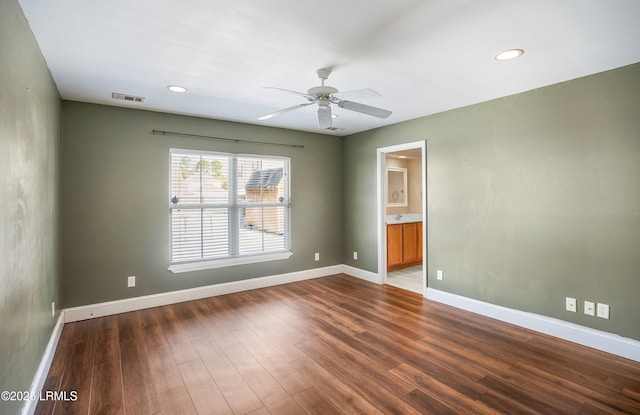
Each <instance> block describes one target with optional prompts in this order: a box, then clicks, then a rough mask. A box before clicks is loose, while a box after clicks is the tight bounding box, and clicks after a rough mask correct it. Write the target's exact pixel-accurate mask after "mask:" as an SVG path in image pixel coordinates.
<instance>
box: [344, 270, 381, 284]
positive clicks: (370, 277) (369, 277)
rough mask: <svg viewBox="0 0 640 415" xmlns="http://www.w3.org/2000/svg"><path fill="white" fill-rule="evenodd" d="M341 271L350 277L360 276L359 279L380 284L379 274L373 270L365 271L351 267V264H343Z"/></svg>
mask: <svg viewBox="0 0 640 415" xmlns="http://www.w3.org/2000/svg"><path fill="white" fill-rule="evenodd" d="M342 273H343V274H347V275H350V276H352V277H356V278H360V279H361V280H365V281H369V282H372V283H374V284H382V280H381V278H380V275H379V274H376V273H375V272H371V271H366V270H363V269H360V268H356V267H352V266H351V265H343V266H342Z"/></svg>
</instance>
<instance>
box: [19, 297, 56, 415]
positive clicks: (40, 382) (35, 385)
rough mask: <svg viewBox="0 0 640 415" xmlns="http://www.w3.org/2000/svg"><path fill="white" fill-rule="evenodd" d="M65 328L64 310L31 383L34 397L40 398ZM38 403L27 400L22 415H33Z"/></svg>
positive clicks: (34, 400)
mask: <svg viewBox="0 0 640 415" xmlns="http://www.w3.org/2000/svg"><path fill="white" fill-rule="evenodd" d="M63 327H64V310H61V311H60V315H59V316H58V321H56V325H55V326H54V327H53V331H52V332H51V337H49V342H48V343H47V347H46V348H45V349H44V354H43V355H42V359H40V364H39V365H38V370H36V374H35V375H34V377H33V381H32V382H31V394H32V396H36V397H39V396H40V392H41V391H42V388H43V387H44V382H45V381H46V380H47V374H48V373H49V369H50V368H51V362H52V361H53V356H54V355H55V353H56V347H58V340H60V335H61V334H62V328H63ZM38 402H39V400H38V399H33V400H27V401H26V402H25V405H24V407H22V411H21V412H20V413H21V414H22V415H32V414H33V413H34V412H35V410H36V406H37V405H38Z"/></svg>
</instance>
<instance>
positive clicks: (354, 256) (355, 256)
mask: <svg viewBox="0 0 640 415" xmlns="http://www.w3.org/2000/svg"><path fill="white" fill-rule="evenodd" d="M353 259H355V260H356V261H357V260H358V253H357V252H356V251H353Z"/></svg>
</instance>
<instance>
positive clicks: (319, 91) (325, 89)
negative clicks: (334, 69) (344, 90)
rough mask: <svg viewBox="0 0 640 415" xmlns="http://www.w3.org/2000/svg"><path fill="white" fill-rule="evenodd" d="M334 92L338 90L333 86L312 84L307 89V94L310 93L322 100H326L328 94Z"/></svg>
mask: <svg viewBox="0 0 640 415" xmlns="http://www.w3.org/2000/svg"><path fill="white" fill-rule="evenodd" d="M336 92H338V90H337V89H336V88H334V87H331V86H324V85H321V86H314V87H313V88H310V89H309V90H308V91H307V95H311V96H313V97H315V98H316V99H319V100H322V99H325V100H327V99H329V95H331V94H335V93H336Z"/></svg>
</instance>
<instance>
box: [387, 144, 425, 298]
mask: <svg viewBox="0 0 640 415" xmlns="http://www.w3.org/2000/svg"><path fill="white" fill-rule="evenodd" d="M408 163H411V164H408ZM426 163H427V159H426V142H425V141H416V142H412V143H406V144H400V145H395V146H388V147H382V148H378V149H377V176H378V177H377V221H378V276H379V279H380V283H382V284H390V285H395V286H399V287H400V288H404V289H408V290H411V291H415V292H419V293H420V294H421V295H422V296H424V295H425V293H426V288H427V238H426V236H427V216H426V213H427V191H426V190H427V186H426V185H427V177H426V175H427V174H426V172H427V169H426ZM407 165H410V166H414V170H415V169H416V168H419V170H420V171H419V172H414V173H411V172H410V169H408V168H407V167H406V166H407ZM415 166H419V167H415ZM403 170H404V171H408V172H409V173H407V175H408V177H407V180H405V181H404V182H403V181H402V180H397V179H396V178H395V177H394V176H397V174H398V172H399V171H403ZM389 174H391V175H392V176H391V179H389V177H390V176H389ZM416 174H417V177H418V178H420V184H419V186H418V187H416V186H415V185H414V186H412V182H413V183H414V184H415V183H416V182H417V180H418V179H417V178H416ZM412 177H413V180H412ZM390 181H391V182H393V183H404V188H403V187H402V185H401V184H399V185H394V184H392V185H394V186H401V187H399V188H397V189H396V188H395V187H394V189H389V185H390ZM416 193H419V194H416ZM399 201H402V203H397V202H399ZM404 224H406V225H404ZM398 225H400V226H398ZM416 225H417V226H416ZM388 226H390V227H388ZM403 226H404V227H403ZM400 227H403V229H405V228H406V229H405V233H406V234H407V235H411V237H412V238H413V237H414V236H413V235H414V234H415V237H417V238H419V243H420V245H421V246H420V248H419V250H420V252H417V253H414V252H412V253H410V254H408V255H407V254H406V253H405V254H404V259H405V262H404V263H403V264H396V263H395V262H396V260H395V256H394V255H392V254H391V252H390V255H391V258H392V259H391V261H392V262H394V263H393V264H391V266H390V267H389V271H387V269H388V266H389V265H390V264H389V263H388V257H387V249H388V246H387V242H388V239H389V238H388V236H389V235H388V234H387V230H388V229H389V230H390V232H391V236H394V235H395V234H398V233H399V232H401V231H400V230H399V228H400ZM407 231H408V232H409V233H407ZM394 241H395V240H394ZM394 241H392V246H393V248H392V250H394V251H396V252H400V255H401V256H402V255H403V254H402V250H403V248H398V247H397V244H396V242H394ZM411 249H413V248H411ZM414 255H417V256H416V257H414ZM416 258H421V261H419V260H418V261H416ZM396 269H397V271H396ZM416 280H417V281H416Z"/></svg>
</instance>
